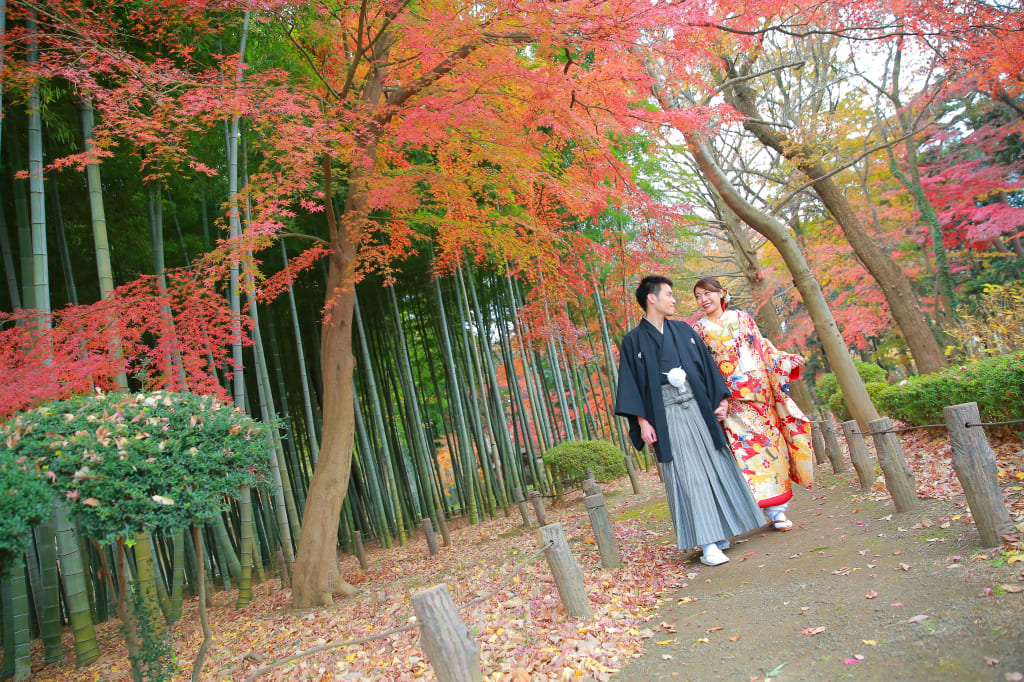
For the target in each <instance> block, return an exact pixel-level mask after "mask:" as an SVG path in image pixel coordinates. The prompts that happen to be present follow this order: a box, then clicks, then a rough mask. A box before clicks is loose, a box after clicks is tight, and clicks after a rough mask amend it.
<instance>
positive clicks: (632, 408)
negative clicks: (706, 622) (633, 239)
mask: <svg viewBox="0 0 1024 682" xmlns="http://www.w3.org/2000/svg"><path fill="white" fill-rule="evenodd" d="M636 300H637V303H639V304H640V307H642V308H643V309H644V318H643V319H642V320H640V324H638V325H637V326H636V327H635V328H633V329H632V330H631V331H630V332H629V333H628V334H626V336H625V337H624V338H623V339H622V348H621V350H620V353H619V386H618V393H617V395H616V398H615V414H618V415H621V416H623V417H626V418H627V419H628V420H629V437H630V440H631V441H632V442H633V446H634V447H636V449H637V450H640V449H642V448H643V446H644V443H647V444H648V445H650V446H652V447H653V448H654V452H655V455H656V456H657V458H658V466H659V467H660V469H661V475H662V480H663V481H664V482H665V493H666V495H667V496H668V507H669V511H670V512H671V515H672V523H673V525H674V526H675V530H676V543H677V546H678V547H679V549H682V550H686V549H689V548H691V547H695V546H698V545H699V546H700V547H701V549H702V550H703V552H702V554H701V558H700V560H701V562H702V563H704V564H706V565H708V566H717V565H719V564H723V563H725V562H726V561H728V560H729V559H728V557H726V556H725V554H724V553H723V551H722V550H724V549H728V547H729V544H730V543H729V540H728V539H727V538H729V537H733V536H736V535H740V534H742V533H746V532H747V531H750V530H753V529H755V528H758V527H760V526H761V525H763V524H764V522H765V520H764V515H763V514H762V513H761V510H760V508H758V506H757V501H756V500H755V499H754V496H753V495H752V494H751V492H750V488H748V487H747V484H746V481H744V480H743V474H742V473H741V472H740V470H739V467H737V466H736V459H735V458H734V457H733V456H732V453H731V452H730V450H729V445H728V443H727V442H726V440H725V435H724V434H723V433H722V427H721V426H720V425H719V423H718V419H719V418H722V417H724V416H725V413H726V400H727V399H728V398H729V397H730V396H731V395H732V394H731V392H730V391H729V388H728V386H726V385H725V380H724V379H723V378H722V373H721V372H719V371H718V367H717V366H716V365H715V361H714V359H713V358H712V357H711V353H710V352H709V351H708V349H707V346H705V345H704V341H702V340H701V338H700V337H699V336H697V334H696V333H695V332H694V331H693V328H692V327H690V325H688V324H686V323H685V322H680V321H677V320H670V319H668V318H669V317H671V316H672V315H674V314H675V310H676V302H675V297H674V296H673V295H672V280H670V279H669V278H667V277H663V276H661V275H651V276H648V277H644V278H643V280H641V282H640V285H639V286H638V287H637V288H636Z"/></svg>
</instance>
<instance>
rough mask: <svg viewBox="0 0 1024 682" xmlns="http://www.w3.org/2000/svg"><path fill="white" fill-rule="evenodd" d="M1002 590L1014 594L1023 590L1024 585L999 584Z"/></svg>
mask: <svg viewBox="0 0 1024 682" xmlns="http://www.w3.org/2000/svg"><path fill="white" fill-rule="evenodd" d="M1000 587H1002V588H1003V591H1004V592H1012V593H1014V594H1017V593H1020V592H1024V586H1021V585H1000Z"/></svg>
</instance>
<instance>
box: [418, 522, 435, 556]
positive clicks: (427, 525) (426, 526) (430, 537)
mask: <svg viewBox="0 0 1024 682" xmlns="http://www.w3.org/2000/svg"><path fill="white" fill-rule="evenodd" d="M420 523H421V524H422V525H423V534H424V535H426V536H427V548H428V549H429V550H430V556H434V555H435V554H437V553H438V551H439V550H438V547H437V536H436V535H434V524H433V523H431V522H430V519H429V518H425V519H423V520H421V521H420Z"/></svg>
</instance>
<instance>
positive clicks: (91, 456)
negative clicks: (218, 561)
mask: <svg viewBox="0 0 1024 682" xmlns="http://www.w3.org/2000/svg"><path fill="white" fill-rule="evenodd" d="M266 428H267V427H266V425H264V424H262V423H260V422H257V421H255V420H253V419H252V418H250V417H249V416H248V415H246V414H245V413H244V412H242V411H241V410H238V409H236V408H235V407H233V406H232V405H230V404H228V403H225V402H224V401H223V400H220V399H218V398H215V397H212V396H201V395H195V394H192V393H170V392H155V393H149V394H134V395H133V394H128V393H106V394H96V395H86V396H78V397H75V398H71V399H69V400H62V401H57V402H52V403H47V404H46V405H42V406H40V407H37V408H34V409H32V410H28V411H25V412H22V413H19V414H17V415H15V416H14V417H12V418H11V419H9V420H8V421H7V422H5V423H4V424H3V426H2V432H3V434H2V435H3V439H4V441H5V444H6V446H7V448H8V450H9V451H10V453H9V455H8V454H7V453H5V457H7V456H9V457H10V458H11V459H13V460H14V461H21V462H24V463H31V466H32V467H33V468H34V469H36V470H38V472H39V473H40V474H42V475H43V476H45V480H46V481H47V483H48V485H49V486H50V488H51V489H52V490H53V491H54V493H55V494H56V495H59V496H61V497H64V498H66V499H67V500H68V503H69V506H70V509H71V512H72V515H73V516H74V517H75V518H76V519H77V520H78V522H79V524H80V525H81V527H82V530H83V531H84V532H85V533H87V534H88V535H90V536H92V537H93V538H95V539H96V540H98V541H100V542H104V543H105V542H111V541H114V540H116V539H118V538H122V539H125V540H130V539H131V537H132V536H133V534H134V533H136V532H142V531H146V532H153V531H164V532H167V533H174V532H176V531H179V530H184V529H185V528H187V527H188V526H190V525H191V524H194V523H202V522H203V521H205V520H207V519H209V518H212V517H214V516H215V515H217V514H219V513H220V512H221V510H222V509H224V508H225V506H226V505H227V501H226V496H234V497H237V496H238V493H239V490H240V489H241V488H242V486H251V485H256V484H258V483H261V482H263V481H265V480H266V471H267V466H268V444H267V431H266Z"/></svg>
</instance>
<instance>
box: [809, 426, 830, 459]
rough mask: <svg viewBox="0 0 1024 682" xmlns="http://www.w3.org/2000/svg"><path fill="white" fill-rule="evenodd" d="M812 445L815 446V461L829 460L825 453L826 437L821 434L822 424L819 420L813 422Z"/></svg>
mask: <svg viewBox="0 0 1024 682" xmlns="http://www.w3.org/2000/svg"><path fill="white" fill-rule="evenodd" d="M811 447H812V448H814V463H815V464H824V463H825V462H827V461H828V455H827V454H825V439H824V438H822V436H821V425H820V424H819V423H818V422H816V421H815V422H811Z"/></svg>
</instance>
